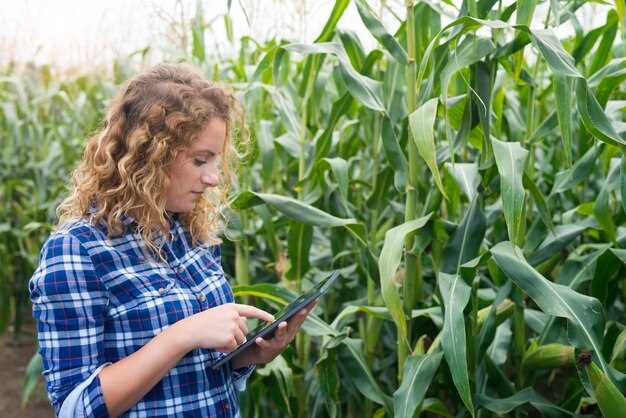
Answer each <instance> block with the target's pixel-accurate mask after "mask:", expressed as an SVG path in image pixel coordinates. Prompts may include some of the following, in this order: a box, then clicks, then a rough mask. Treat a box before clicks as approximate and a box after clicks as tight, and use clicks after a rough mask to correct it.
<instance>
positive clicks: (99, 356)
mask: <svg viewBox="0 0 626 418" xmlns="http://www.w3.org/2000/svg"><path fill="white" fill-rule="evenodd" d="M170 221H171V222H170V225H171V233H172V239H171V240H168V241H166V240H165V239H162V241H161V242H162V243H164V250H165V258H166V259H167V264H166V263H163V262H162V261H155V260H154V259H152V258H150V257H148V256H147V252H146V250H145V246H144V245H142V240H141V236H140V235H139V234H138V233H136V231H135V229H134V221H133V219H132V218H131V217H129V216H127V217H126V218H125V219H124V224H125V226H126V232H125V233H124V234H123V235H121V236H119V237H116V238H113V239H107V236H106V227H105V226H103V225H96V226H94V225H92V224H90V223H89V222H88V221H87V220H77V221H74V222H72V223H69V224H67V225H65V226H64V227H62V228H61V229H59V230H58V231H56V232H55V233H53V234H52V235H51V236H50V237H49V238H48V240H47V241H46V242H45V244H44V246H43V248H42V250H41V257H40V263H39V266H38V268H37V270H36V271H35V273H34V275H33V277H32V278H31V279H30V281H29V291H30V298H31V301H32V304H33V317H34V318H35V319H36V322H37V329H38V339H39V353H40V354H41V357H42V359H43V375H44V377H45V379H46V389H47V392H48V397H49V399H50V401H51V403H52V405H53V406H54V409H55V412H56V413H57V414H58V413H59V410H60V408H61V405H62V404H63V401H64V400H65V398H66V397H67V395H68V394H69V393H70V392H71V391H72V389H73V388H75V387H76V386H77V385H79V384H80V383H81V382H83V381H85V380H86V379H87V378H88V377H89V376H90V375H91V374H92V373H93V372H94V371H95V370H96V369H97V368H98V367H99V366H102V365H104V364H107V363H114V362H116V361H118V360H120V359H122V358H124V357H126V356H128V355H130V354H132V353H133V352H135V351H137V350H138V349H140V348H141V347H142V346H143V345H145V344H146V343H147V342H149V341H150V340H151V339H152V338H153V337H154V336H156V335H157V334H158V333H160V332H161V331H163V330H164V329H166V328H167V327H168V326H170V325H172V324H174V323H175V322H177V321H179V320H181V319H183V318H185V317H188V316H190V315H193V314H195V313H198V312H201V311H203V310H206V309H209V308H212V307H215V306H218V305H220V304H223V303H228V302H233V293H232V290H231V288H230V285H229V284H228V282H227V281H226V278H225V277H224V272H223V270H222V267H221V259H220V248H219V246H213V247H209V246H195V247H192V246H191V237H190V235H189V233H188V232H187V231H186V230H184V229H183V226H182V224H181V223H180V222H179V221H178V220H177V219H176V217H172V218H170ZM223 355H224V354H223V353H219V352H216V351H214V350H207V349H195V350H192V351H190V352H189V353H187V355H185V356H184V357H183V358H182V359H180V361H179V362H178V364H177V365H176V366H175V367H174V368H172V369H171V370H170V371H169V373H168V374H166V375H165V376H164V377H163V378H162V380H161V381H160V382H159V383H157V385H156V386H154V387H153V388H152V389H151V390H150V391H149V392H148V393H147V394H146V395H145V396H144V397H143V398H142V399H141V400H140V401H139V402H138V403H137V404H135V405H134V406H133V407H132V408H131V409H129V410H128V411H126V413H125V414H124V415H123V416H125V417H172V416H181V417H182V416H185V417H187V416H190V417H191V416H193V417H238V416H239V406H238V401H237V395H236V390H243V389H244V388H245V382H246V379H247V378H248V376H249V375H250V373H251V372H252V370H253V369H254V367H253V366H251V367H247V368H244V369H237V370H233V369H232V367H231V366H230V363H229V364H228V366H227V367H222V368H221V369H220V370H218V371H213V370H212V369H211V368H210V365H211V364H212V363H214V362H215V361H217V360H219V359H220V358H221V356H223ZM79 390H80V389H79ZM79 399H80V401H79V402H78V405H77V409H78V410H77V412H76V414H77V415H78V416H83V414H84V415H85V416H97V417H106V416H107V410H106V406H105V403H104V398H103V395H102V390H101V384H100V380H99V378H98V377H97V376H96V377H95V379H93V381H92V382H91V383H90V384H89V385H88V386H86V388H85V389H84V390H83V391H82V394H81V396H80V398H79Z"/></svg>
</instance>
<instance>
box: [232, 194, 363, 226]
mask: <svg viewBox="0 0 626 418" xmlns="http://www.w3.org/2000/svg"><path fill="white" fill-rule="evenodd" d="M264 203H265V204H268V205H270V206H272V207H273V208H274V209H277V210H279V211H280V212H282V213H283V215H285V216H287V217H288V218H290V219H295V220H296V221H298V222H302V223H304V224H308V225H314V226H322V227H337V226H344V227H347V226H348V225H354V224H357V221H356V220H355V219H351V218H349V219H344V218H338V217H336V216H333V215H331V214H329V213H326V212H324V211H322V210H320V209H318V208H316V207H313V206H310V205H307V204H305V203H302V202H300V201H298V200H296V199H293V198H291V197H287V196H280V195H276V194H269V193H255V192H251V191H245V192H241V193H239V194H238V195H237V196H235V198H234V199H233V201H232V202H231V205H232V207H233V208H235V209H240V210H241V209H248V208H251V207H254V206H256V205H262V204H264Z"/></svg>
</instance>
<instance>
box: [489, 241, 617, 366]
mask: <svg viewBox="0 0 626 418" xmlns="http://www.w3.org/2000/svg"><path fill="white" fill-rule="evenodd" d="M491 254H492V255H493V259H494V260H495V262H496V264H497V265H498V267H499V268H500V269H501V270H502V271H503V272H504V273H505V274H506V275H507V277H509V278H510V279H511V280H513V282H515V284H517V285H518V286H519V287H520V288H521V289H522V290H523V291H524V292H526V294H528V296H530V297H531V298H532V299H533V301H535V303H536V304H537V305H538V306H539V308H541V310H542V311H543V312H545V313H547V314H549V315H554V316H558V317H562V318H567V319H568V321H569V323H570V324H571V326H572V328H573V330H572V331H573V332H571V333H570V340H572V343H573V345H574V346H576V347H579V348H590V349H592V350H593V352H594V353H596V355H597V356H598V361H599V362H600V364H601V366H602V368H603V370H608V369H607V365H606V363H605V361H604V358H603V357H602V332H603V330H604V310H603V308H602V304H601V303H600V302H599V301H598V300H597V299H595V298H592V297H589V296H586V295H582V294H580V293H577V292H575V291H574V290H572V289H570V288H569V287H567V286H563V285H560V284H555V283H552V282H550V281H548V280H546V279H545V278H544V277H543V276H542V275H541V274H539V273H538V272H537V271H536V270H535V269H533V268H532V266H531V265H530V264H528V262H527V261H526V259H525V258H524V256H523V255H522V251H521V250H520V249H519V248H517V247H515V246H513V245H512V244H511V243H510V242H508V241H505V242H500V243H498V244H497V245H495V246H494V247H492V248H491Z"/></svg>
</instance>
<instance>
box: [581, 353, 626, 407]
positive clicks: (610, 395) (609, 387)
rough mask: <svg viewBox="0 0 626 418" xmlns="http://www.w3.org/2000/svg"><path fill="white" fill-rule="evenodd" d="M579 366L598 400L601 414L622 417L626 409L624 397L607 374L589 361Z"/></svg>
mask: <svg viewBox="0 0 626 418" xmlns="http://www.w3.org/2000/svg"><path fill="white" fill-rule="evenodd" d="M581 368H582V370H583V371H584V375H585V376H586V377H587V379H588V380H589V382H590V383H591V386H592V388H593V395H594V397H595V398H596V400H597V401H598V406H599V407H600V411H602V416H604V417H606V418H620V417H622V416H623V415H624V411H625V410H626V398H625V397H624V394H623V393H622V392H620V390H619V389H618V388H617V387H616V386H615V384H614V383H613V382H612V381H611V379H610V378H609V376H608V375H607V374H606V373H604V372H602V370H600V368H599V367H598V366H597V365H596V364H595V363H593V362H591V361H590V362H589V364H588V365H586V366H583V367H579V369H581Z"/></svg>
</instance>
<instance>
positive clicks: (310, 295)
mask: <svg viewBox="0 0 626 418" xmlns="http://www.w3.org/2000/svg"><path fill="white" fill-rule="evenodd" d="M338 277H339V272H337V271H334V272H333V273H331V274H330V275H329V276H328V277H327V278H325V279H324V280H322V281H321V282H319V283H318V284H317V285H315V286H314V287H313V288H312V289H311V290H310V291H308V292H306V293H305V294H303V295H301V296H300V297H298V298H297V299H296V300H294V301H293V302H291V303H290V304H288V305H287V306H285V307H284V308H283V309H282V310H280V311H279V312H278V313H277V314H276V315H274V317H275V318H276V320H275V321H274V322H272V323H270V324H261V325H259V326H258V327H257V328H255V329H254V330H252V331H251V332H249V333H248V334H247V335H246V341H245V342H244V343H242V344H240V345H239V346H238V347H237V348H236V349H235V350H233V351H231V352H230V353H228V354H227V355H225V356H224V357H222V358H221V359H220V360H219V361H217V362H215V363H214V364H213V365H212V366H211V367H212V368H213V369H214V370H215V369H218V368H220V367H221V366H222V365H224V364H225V363H226V362H228V361H229V360H231V359H233V358H234V357H236V356H238V355H240V354H241V353H243V352H245V351H246V350H247V349H248V348H250V347H252V346H253V345H254V344H258V345H259V347H261V348H263V344H266V346H267V344H269V342H268V341H263V342H259V343H257V342H256V340H257V338H259V337H260V338H262V339H263V340H269V339H271V338H272V337H273V336H274V333H275V332H276V331H277V330H278V329H279V325H280V324H281V323H282V322H285V321H289V320H290V319H291V318H292V317H294V316H295V315H296V314H297V313H298V312H300V311H301V310H302V309H304V308H305V307H307V306H308V305H309V304H311V303H312V302H314V301H316V300H317V299H319V297H320V296H321V295H323V294H324V293H326V292H327V291H328V289H329V288H330V286H331V285H332V284H333V283H334V282H335V281H336V280H337V278H338Z"/></svg>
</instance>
